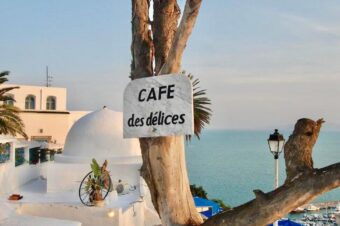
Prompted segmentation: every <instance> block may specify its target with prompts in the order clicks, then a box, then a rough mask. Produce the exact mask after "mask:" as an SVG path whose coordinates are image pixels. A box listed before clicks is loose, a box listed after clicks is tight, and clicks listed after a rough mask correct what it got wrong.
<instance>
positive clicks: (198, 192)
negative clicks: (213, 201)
mask: <svg viewBox="0 0 340 226" xmlns="http://www.w3.org/2000/svg"><path fill="white" fill-rule="evenodd" d="M190 191H191V194H192V196H194V197H195V196H198V197H201V198H204V199H208V193H207V192H206V191H205V190H204V189H203V187H202V186H196V184H192V185H190Z"/></svg>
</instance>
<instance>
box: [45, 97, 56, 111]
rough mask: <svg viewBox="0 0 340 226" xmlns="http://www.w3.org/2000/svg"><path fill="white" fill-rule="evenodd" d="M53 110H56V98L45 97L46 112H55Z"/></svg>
mask: <svg viewBox="0 0 340 226" xmlns="http://www.w3.org/2000/svg"><path fill="white" fill-rule="evenodd" d="M55 109H56V98H55V97H53V96H49V97H47V100H46V110H55Z"/></svg>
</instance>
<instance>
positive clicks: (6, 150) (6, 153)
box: [0, 143, 11, 163]
mask: <svg viewBox="0 0 340 226" xmlns="http://www.w3.org/2000/svg"><path fill="white" fill-rule="evenodd" d="M10 153H11V145H10V144H9V143H5V144H0V163H5V162H7V161H9V158H10Z"/></svg>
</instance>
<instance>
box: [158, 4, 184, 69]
mask: <svg viewBox="0 0 340 226" xmlns="http://www.w3.org/2000/svg"><path fill="white" fill-rule="evenodd" d="M180 14H181V12H180V8H179V6H178V4H177V1H176V0H154V1H153V21H152V35H153V43H154V45H155V74H158V73H159V70H160V69H161V67H162V66H163V64H164V63H165V61H166V59H167V58H168V54H169V51H170V49H171V46H172V41H173V39H174V37H175V33H176V31H177V25H178V19H179V16H180Z"/></svg>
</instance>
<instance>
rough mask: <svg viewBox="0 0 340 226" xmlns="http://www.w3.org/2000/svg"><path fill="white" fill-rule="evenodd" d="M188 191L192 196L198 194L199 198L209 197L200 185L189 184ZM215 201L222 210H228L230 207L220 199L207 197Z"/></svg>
mask: <svg viewBox="0 0 340 226" xmlns="http://www.w3.org/2000/svg"><path fill="white" fill-rule="evenodd" d="M190 191H191V194H192V196H194V197H195V196H198V197H200V198H204V199H209V198H208V193H207V192H206V191H205V190H204V188H203V187H202V186H197V185H196V184H192V185H190ZM209 200H211V201H214V202H216V203H217V204H218V205H219V206H220V207H221V208H222V209H223V210H230V209H231V207H230V206H228V205H227V204H225V203H224V202H223V201H222V200H221V199H209Z"/></svg>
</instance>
